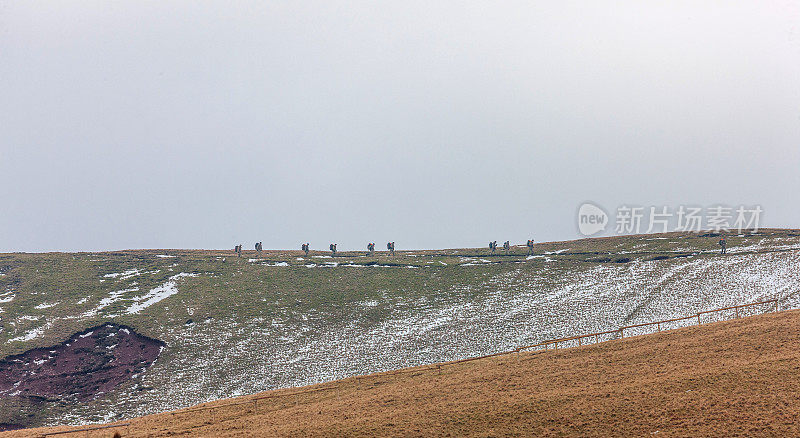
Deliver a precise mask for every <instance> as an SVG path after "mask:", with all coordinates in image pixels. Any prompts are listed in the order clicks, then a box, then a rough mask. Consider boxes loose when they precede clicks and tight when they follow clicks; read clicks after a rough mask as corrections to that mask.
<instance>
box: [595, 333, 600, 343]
mask: <svg viewBox="0 0 800 438" xmlns="http://www.w3.org/2000/svg"><path fill="white" fill-rule="evenodd" d="M594 343H595V344H597V343H599V341H598V340H597V335H594Z"/></svg>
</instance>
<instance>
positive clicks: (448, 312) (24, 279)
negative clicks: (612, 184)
mask: <svg viewBox="0 0 800 438" xmlns="http://www.w3.org/2000/svg"><path fill="white" fill-rule="evenodd" d="M716 242H717V238H716V237H715V236H711V235H698V234H692V233H682V234H679V233H670V234H659V235H646V236H627V237H615V238H603V239H584V240H578V241H567V242H554V243H544V244H537V245H536V250H535V255H534V256H533V257H527V256H526V249H525V248H524V247H523V248H514V249H512V251H511V252H510V253H509V254H505V253H504V252H503V251H498V255H496V256H488V251H487V250H483V249H480V250H476V249H454V250H438V251H398V253H397V255H396V256H392V257H389V256H387V255H386V254H384V253H378V254H377V255H375V256H374V257H369V256H365V255H364V253H363V252H358V253H355V252H352V253H342V254H340V255H339V256H337V257H335V258H330V257H329V256H328V255H327V254H326V253H312V254H310V256H309V257H304V256H302V254H301V253H300V252H299V251H265V252H264V253H262V254H260V255H257V254H255V252H253V251H249V252H245V254H244V257H242V258H241V259H240V258H237V257H235V256H233V255H232V252H230V251H182V250H148V251H119V252H109V253H76V254H63V253H50V254H0V357H4V356H7V355H11V354H16V353H20V352H23V351H25V350H27V349H30V348H34V347H48V346H51V345H55V344H57V343H59V342H61V341H63V340H65V339H67V338H69V337H70V336H71V335H72V334H74V333H76V332H79V331H81V330H85V329H87V328H90V327H94V326H97V325H100V324H102V323H105V322H114V323H117V324H122V325H125V326H129V327H133V328H135V330H137V331H138V332H139V333H141V334H143V335H146V336H149V337H152V338H155V339H159V340H161V341H163V342H165V343H166V348H165V349H164V351H163V352H162V354H161V356H160V357H159V358H158V360H156V362H155V363H154V364H153V365H152V367H151V368H150V369H148V370H147V371H146V372H145V373H143V374H141V375H138V376H136V377H135V378H134V379H132V380H131V381H129V382H128V383H126V384H123V385H122V386H120V387H118V389H117V390H115V391H113V392H110V393H107V394H104V395H102V396H100V397H99V398H97V399H95V400H93V401H91V402H88V403H85V402H81V403H78V402H76V401H74V400H69V399H62V400H49V401H44V402H42V401H32V400H28V399H23V398H20V397H13V396H9V395H8V394H6V395H0V417H2V418H0V423H4V422H5V423H12V424H25V425H38V424H56V423H76V424H77V423H84V422H90V421H111V420H117V419H121V418H130V417H132V416H137V415H145V414H149V413H154V412H160V411H164V410H169V409H175V408H180V407H185V406H191V405H194V404H197V403H201V402H205V401H209V400H214V399H219V398H226V397H231V396H237V395H243V394H252V393H256V392H259V391H264V390H269V389H274V388H285V387H292V386H300V385H306V384H312V383H318V382H324V381H330V380H334V379H340V378H345V377H348V376H352V375H359V374H367V373H372V372H377V371H382V370H387V369H396V368H402V367H406V366H414V365H420V364H425V363H432V362H440V361H445V360H453V359H459V358H464V357H470V356H476V355H481V354H487V353H492V352H496V351H501V350H505V349H508V348H512V347H514V346H517V345H521V344H528V343H534V342H537V341H541V340H545V339H549V338H554V337H560V336H566V335H570V334H573V333H583V332H590V331H596V330H604V329H608V328H613V327H617V326H619V325H623V324H630V323H636V322H647V321H651V320H654V319H664V318H670V317H675V316H683V315H685V314H690V313H693V312H696V311H699V310H705V309H710V308H715V307H722V306H726V305H733V304H743V303H747V302H751V301H757V300H761V299H768V298H776V297H777V298H781V299H782V301H781V306H782V307H795V306H797V305H798V304H800V295H798V290H799V289H800V287H798V284H799V282H798V280H799V279H800V270H799V269H798V268H800V257H798V250H800V232H798V231H796V230H760V231H759V232H758V233H757V234H755V235H751V234H747V235H742V236H729V237H728V245H729V251H730V254H729V255H727V256H721V255H719V254H718V252H719V250H718V246H717V243H716Z"/></svg>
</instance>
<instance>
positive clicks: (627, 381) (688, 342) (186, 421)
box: [0, 310, 800, 437]
mask: <svg viewBox="0 0 800 438" xmlns="http://www.w3.org/2000/svg"><path fill="white" fill-rule="evenodd" d="M409 371H410V372H407V373H403V374H399V375H387V374H374V375H370V376H362V377H360V378H350V379H345V380H342V381H337V382H331V383H327V384H322V385H315V386H312V387H308V388H302V389H287V390H280V391H272V392H270V393H262V394H259V395H257V396H265V395H274V396H275V397H273V398H267V399H262V400H260V401H258V402H257V404H256V407H255V408H254V407H253V404H252V402H249V403H245V404H240V405H237V406H232V407H228V408H224V409H219V410H199V411H197V410H196V411H194V412H192V411H186V410H184V411H176V412H174V413H162V414H157V415H151V416H147V417H142V418H137V419H133V420H132V421H131V422H130V426H129V427H128V428H121V429H119V431H120V433H121V434H122V436H124V437H129V436H130V437H160V436H191V437H195V436H476V437H490V436H692V437H698V436H800V422H799V421H800V420H799V419H798V415H799V414H800V311H797V310H793V311H785V312H780V313H772V314H766V315H761V316H754V317H750V318H744V319H738V320H732V321H725V322H718V323H712V324H705V325H702V326H696V327H689V328H684V329H679V330H673V331H668V332H662V333H658V334H653V335H645V336H639V337H633V338H626V339H622V340H616V341H610V342H606V343H601V344H598V345H591V346H584V347H579V348H572V349H564V350H558V351H553V350H550V351H547V352H540V353H522V354H520V355H513V354H512V355H505V356H498V357H493V358H487V359H481V360H478V361H473V362H466V363H459V364H454V365H449V366H445V367H442V368H441V374H440V373H439V371H437V369H436V368H425V367H423V368H416V369H411V370H409ZM323 388H329V389H327V390H320V391H313V392H309V391H308V390H309V389H311V390H314V389H323ZM330 388H333V389H330ZM297 391H305V393H303V394H300V395H292V394H293V393H296V392H297ZM252 397H253V396H248V397H242V398H240V399H237V400H241V401H245V400H252ZM219 403H230V400H229V401H220V402H214V403H210V404H207V405H203V406H209V405H214V404H219ZM192 409H197V408H192ZM66 429H67V428H57V429H29V430H21V431H15V432H7V433H4V434H0V437H23V436H26V437H27V436H41V434H42V433H43V432H46V431H55V430H66ZM113 434H114V432H113V430H104V431H95V432H93V433H91V434H89V435H88V436H90V437H101V436H105V437H110V436H112V435H113ZM59 436H64V437H77V436H81V437H83V436H86V434H85V433H72V434H66V435H59Z"/></svg>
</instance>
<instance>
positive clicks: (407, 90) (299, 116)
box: [0, 0, 800, 251]
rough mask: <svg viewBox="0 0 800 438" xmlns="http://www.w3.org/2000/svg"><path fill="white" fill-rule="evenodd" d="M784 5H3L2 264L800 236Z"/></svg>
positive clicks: (799, 28)
mask: <svg viewBox="0 0 800 438" xmlns="http://www.w3.org/2000/svg"><path fill="white" fill-rule="evenodd" d="M798 172H800V6H798V4H797V3H795V2H790V1H778V2H765V1H762V0H759V1H750V2H746V1H742V2H731V1H719V2H713V1H703V2H698V1H686V2H681V1H670V2H663V1H642V0H631V1H622V2H612V1H585V2H565V1H560V0H559V1H548V2H532V1H520V2H496V1H492V2H484V3H467V2H464V3H461V2H458V3H456V2H445V1H441V2H439V1H437V2H431V1H421V2H412V1H394V2H355V1H348V2H334V1H320V2H303V1H287V2H262V1H257V2H252V3H250V2H244V1H237V2H223V1H216V2H198V1H170V2H163V1H153V2H142V1H129V2H108V1H97V2H93V1H86V0H81V1H64V2H29V1H13V2H12V1H5V0H0V184H1V185H2V190H1V191H0V251H49V250H69V251H75V250H105V249H124V248H228V247H233V245H234V244H237V243H243V244H244V245H245V249H249V248H252V246H253V242H255V241H257V240H260V241H263V242H264V248H265V249H266V248H298V249H299V245H300V243H301V242H306V241H307V242H311V246H312V248H318V249H326V248H327V245H328V243H330V242H338V243H339V249H340V250H341V249H354V248H359V249H360V248H362V247H365V245H366V243H367V242H368V241H374V242H378V248H379V249H381V248H385V242H386V241H387V240H394V241H396V242H397V249H398V250H399V249H404V248H442V247H464V246H485V245H486V242H488V241H489V240H498V241H500V242H502V241H504V240H507V239H510V240H511V241H512V243H519V242H525V240H526V239H528V238H529V237H533V238H535V239H536V240H538V241H544V240H562V239H571V238H576V237H578V230H577V226H576V219H575V216H576V211H577V208H578V206H579V205H580V204H581V203H582V202H584V201H587V200H588V201H593V202H595V203H597V204H598V205H601V206H603V207H604V208H606V209H607V210H609V212H610V213H612V212H613V210H614V209H615V208H617V206H619V205H622V204H634V205H643V206H650V205H670V206H676V205H678V204H693V205H699V206H709V205H712V204H719V203H722V204H727V205H740V204H745V205H754V204H759V205H761V206H762V208H763V209H764V213H763V216H762V221H761V222H762V225H767V226H776V227H800V205H798V203H797V202H796V199H797V197H796V193H797V192H798V190H800V174H799V173H798Z"/></svg>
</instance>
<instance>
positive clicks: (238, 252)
mask: <svg viewBox="0 0 800 438" xmlns="http://www.w3.org/2000/svg"><path fill="white" fill-rule="evenodd" d="M233 252H235V253H236V255H237V256H239V257H241V256H242V245H236V246H235V247H233Z"/></svg>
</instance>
